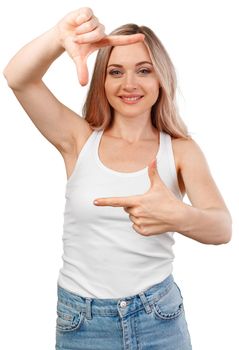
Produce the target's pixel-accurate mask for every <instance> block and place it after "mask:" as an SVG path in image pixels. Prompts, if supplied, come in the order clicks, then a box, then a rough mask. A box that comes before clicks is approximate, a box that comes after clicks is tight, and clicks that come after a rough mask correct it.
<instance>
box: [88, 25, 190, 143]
mask: <svg viewBox="0 0 239 350" xmlns="http://www.w3.org/2000/svg"><path fill="white" fill-rule="evenodd" d="M137 33H142V34H144V36H145V39H144V44H145V45H146V47H147V49H148V51H149V55H150V58H151V60H152V64H153V66H154V69H155V71H156V74H157V76H158V78H159V82H160V84H159V85H160V86H159V95H158V99H157V101H156V102H155V104H154V105H153V106H152V109H151V121H152V124H153V126H154V127H155V128H157V129H158V130H159V131H164V132H166V133H167V134H169V135H171V136H172V137H175V138H190V135H189V133H188V130H187V127H186V125H185V123H184V121H183V120H182V118H181V117H180V115H179V111H178V106H177V101H176V89H177V77H176V72H175V68H174V66H173V64H172V61H171V59H170V57H169V55H168V53H167V51H166V50H165V48H164V46H163V44H162V43H161V41H160V40H159V38H158V37H157V36H156V35H155V33H154V32H153V31H152V30H151V29H150V28H148V27H146V26H138V25H137V24H133V23H129V24H125V25H123V26H120V27H119V28H117V29H115V30H114V31H113V32H111V33H110V35H130V34H137ZM112 49H113V46H107V47H103V48H101V49H100V50H99V51H98V54H97V56H96V61H95V66H94V70H93V74H92V79H91V83H90V87H89V91H88V93H87V96H86V101H85V104H84V106H83V117H84V118H85V119H86V120H87V121H88V123H89V124H90V126H91V127H92V129H94V130H101V129H107V128H109V127H110V126H111V125H112V121H113V116H114V111H113V108H112V107H111V106H110V104H109V102H108V100H107V98H106V94H105V87H104V85H105V78H106V71H107V64H108V61H109V58H110V54H111V51H112Z"/></svg>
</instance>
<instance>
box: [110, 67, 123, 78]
mask: <svg viewBox="0 0 239 350" xmlns="http://www.w3.org/2000/svg"><path fill="white" fill-rule="evenodd" d="M109 74H110V75H112V76H114V77H120V76H121V75H122V74H123V73H122V72H121V71H120V70H119V69H112V70H110V71H109Z"/></svg>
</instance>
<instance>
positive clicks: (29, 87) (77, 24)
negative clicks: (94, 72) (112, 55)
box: [4, 8, 143, 153]
mask: <svg viewBox="0 0 239 350" xmlns="http://www.w3.org/2000/svg"><path fill="white" fill-rule="evenodd" d="M139 40H143V37H142V35H141V34H136V35H128V36H115V37H110V36H109V37H107V36H106V35H105V33H104V26H103V25H102V24H100V23H99V21H98V19H97V18H96V17H95V16H94V14H93V12H92V10H91V9H89V8H81V9H79V10H75V11H72V12H70V13H69V14H67V15H66V16H65V17H64V18H63V19H62V20H60V21H59V22H58V23H57V24H56V25H55V26H54V27H53V28H51V29H50V30H48V31H47V32H45V33H44V34H42V35H41V36H39V37H38V38H36V39H34V40H33V41H31V42H30V43H28V44H27V45H25V46H24V47H23V48H22V49H21V50H20V51H19V52H18V53H17V54H16V55H15V56H14V57H13V58H12V59H11V61H10V62H9V63H8V65H7V67H6V68H5V70H4V76H5V77H6V79H7V81H8V85H9V86H10V88H11V89H12V90H13V92H14V94H15V96H16V97H17V99H18V101H19V102H20V104H21V105H22V107H23V108H24V110H25V111H26V113H27V114H28V115H29V117H30V118H31V120H32V122H33V123H34V124H35V126H36V127H37V128H38V129H39V131H40V132H41V133H42V134H43V135H44V136H45V137H46V138H47V139H48V141H50V142H51V143H52V144H53V145H54V146H55V147H56V148H57V149H58V150H59V151H60V152H61V153H72V152H74V151H75V149H76V140H79V137H83V138H84V137H85V136H86V135H87V134H88V135H89V133H90V132H91V131H92V130H91V128H90V126H89V124H88V122H87V121H86V120H85V119H83V118H81V117H80V116H79V115H78V114H76V113H75V112H73V111H72V110H70V109H69V108H68V107H66V106H65V105H63V104H62V103H61V102H60V101H59V100H58V99H57V98H56V97H55V96H54V95H53V94H52V92H51V91H50V90H49V89H48V88H47V86H46V85H45V84H44V82H43V81H42V77H43V75H44V74H45V72H46V71H47V70H48V68H49V67H50V65H51V64H52V63H53V61H54V60H55V59H56V58H57V57H59V56H60V55H61V54H62V53H63V52H64V51H65V50H66V51H67V53H68V54H69V56H70V57H71V58H72V60H73V61H74V63H75V64H76V67H77V74H78V78H79V81H80V83H81V85H85V84H87V81H88V71H87V65H86V60H87V57H88V56H89V54H90V53H92V52H93V51H95V50H97V49H99V48H100V47H102V46H106V45H116V44H117V45H127V44H129V43H131V42H132V43H133V42H136V41H139Z"/></svg>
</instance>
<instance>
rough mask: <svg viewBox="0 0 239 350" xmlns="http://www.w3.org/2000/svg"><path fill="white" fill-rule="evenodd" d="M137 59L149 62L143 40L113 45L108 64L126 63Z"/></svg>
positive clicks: (137, 60)
mask: <svg viewBox="0 0 239 350" xmlns="http://www.w3.org/2000/svg"><path fill="white" fill-rule="evenodd" d="M139 61H148V62H151V58H150V56H149V52H148V49H147V47H146V46H145V44H144V43H143V42H139V43H135V44H130V45H123V46H115V47H114V48H113V50H112V52H111V55H110V58H109V62H108V64H112V63H115V64H121V65H124V64H127V63H133V62H139Z"/></svg>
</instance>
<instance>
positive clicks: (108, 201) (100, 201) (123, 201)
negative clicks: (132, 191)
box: [94, 196, 137, 207]
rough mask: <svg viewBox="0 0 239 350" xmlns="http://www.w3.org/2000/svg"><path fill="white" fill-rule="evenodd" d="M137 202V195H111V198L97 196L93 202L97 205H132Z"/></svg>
mask: <svg viewBox="0 0 239 350" xmlns="http://www.w3.org/2000/svg"><path fill="white" fill-rule="evenodd" d="M136 203H137V196H135V197H132V196H129V197H112V198H97V199H95V200H94V204H95V205H97V206H109V207H132V206H134V205H136Z"/></svg>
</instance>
